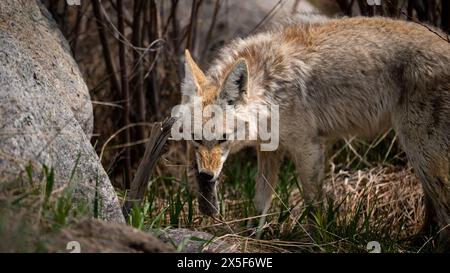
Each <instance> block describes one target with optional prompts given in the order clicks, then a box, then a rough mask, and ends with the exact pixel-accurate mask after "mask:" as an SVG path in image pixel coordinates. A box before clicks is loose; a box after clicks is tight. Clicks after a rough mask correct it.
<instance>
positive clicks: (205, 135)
mask: <svg viewBox="0 0 450 273" xmlns="http://www.w3.org/2000/svg"><path fill="white" fill-rule="evenodd" d="M185 61H186V63H185V78H184V81H183V84H182V88H181V89H182V96H183V98H182V104H181V105H179V108H178V109H176V110H175V112H176V114H175V115H178V116H179V117H182V118H181V119H180V120H179V121H177V122H178V126H177V125H174V128H175V129H172V136H173V135H174V133H173V132H174V130H175V131H177V132H178V133H179V131H180V125H182V126H181V131H182V134H183V136H182V138H184V139H188V140H190V141H191V142H192V144H193V146H194V147H195V157H196V160H195V163H196V166H197V171H198V173H197V175H198V185H199V206H200V210H201V212H202V213H205V214H207V215H213V214H216V213H217V193H216V187H217V180H218V177H219V175H220V172H221V171H222V167H223V164H224V162H225V160H226V159H227V157H228V155H229V154H230V152H235V151H238V150H240V149H241V148H242V147H245V146H249V145H255V144H257V143H258V142H260V140H261V139H260V135H259V131H260V130H261V128H260V127H261V122H260V120H261V119H264V118H265V119H266V122H267V117H268V111H267V109H266V107H262V106H264V103H263V102H261V100H258V99H256V96H253V97H252V92H251V91H253V90H251V89H252V88H253V89H255V86H252V84H251V83H249V69H248V65H247V61H246V60H245V59H244V58H236V60H233V61H231V62H230V60H229V63H227V64H221V65H218V67H220V68H219V69H216V70H215V71H214V72H213V73H212V75H210V74H208V76H206V75H205V74H204V73H203V72H202V71H201V69H200V68H199V67H198V65H197V64H196V63H195V62H194V60H193V59H192V57H191V55H190V54H189V52H188V51H186V56H185ZM173 114H174V113H173ZM262 123H264V122H262ZM266 127H267V125H266ZM266 129H267V128H266ZM273 129H274V128H271V131H273Z"/></svg>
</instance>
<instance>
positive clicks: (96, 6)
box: [92, 0, 121, 100]
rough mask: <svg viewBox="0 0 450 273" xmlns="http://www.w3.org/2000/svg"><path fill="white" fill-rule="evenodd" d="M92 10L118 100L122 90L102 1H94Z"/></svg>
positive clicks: (111, 82) (115, 96)
mask: <svg viewBox="0 0 450 273" xmlns="http://www.w3.org/2000/svg"><path fill="white" fill-rule="evenodd" d="M92 8H93V11H94V16H95V22H96V24H97V31H98V37H99V38H100V43H101V44H102V50H103V59H104V61H105V66H106V70H107V71H108V74H109V80H110V84H111V87H112V89H113V91H115V92H114V93H113V94H114V96H113V97H114V99H116V100H118V98H119V97H120V96H119V94H121V88H120V84H119V80H118V79H117V75H116V68H115V67H114V62H113V58H112V55H111V49H110V47H109V42H108V38H107V37H106V31H105V25H104V20H103V14H102V12H101V10H100V0H92Z"/></svg>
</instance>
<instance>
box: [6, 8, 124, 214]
mask: <svg viewBox="0 0 450 273" xmlns="http://www.w3.org/2000/svg"><path fill="white" fill-rule="evenodd" d="M0 117H1V118H0V183H6V182H11V181H17V180H18V178H20V177H21V176H25V168H26V166H27V165H29V164H30V163H31V164H32V165H33V166H34V169H35V174H39V173H40V172H39V171H38V169H39V168H41V167H42V166H43V165H44V164H45V165H46V166H48V167H53V168H54V171H55V187H56V188H57V187H63V186H67V185H68V183H69V181H70V182H71V183H72V185H73V187H74V189H75V193H76V194H75V196H76V197H77V198H82V199H84V200H87V201H88V202H92V201H93V200H94V197H95V195H96V192H97V193H98V196H99V198H100V201H101V205H102V206H101V209H100V213H101V217H102V218H104V219H106V220H108V221H116V222H123V221H124V218H123V216H122V213H121V210H120V206H119V202H118V199H117V196H116V193H115V191H114V189H113V187H112V185H111V183H110V181H109V179H108V176H107V174H106V172H105V171H104V169H103V167H102V166H101V164H100V161H99V159H98V157H97V155H96V153H95V151H94V149H93V147H92V145H91V143H90V142H89V139H90V135H91V133H92V124H93V115H92V105H91V102H90V97H89V92H88V89H87V86H86V84H85V83H84V81H83V79H82V76H81V73H80V71H79V69H78V66H77V64H76V63H75V61H74V60H73V58H72V56H71V53H70V49H69V47H68V45H67V41H65V40H64V38H63V36H62V34H61V33H60V31H59V30H58V28H57V26H56V24H55V23H54V22H53V20H51V18H50V17H49V15H48V12H47V11H45V10H44V9H43V8H42V6H41V4H40V2H39V1H34V0H33V1H29V0H2V1H0ZM70 177H72V179H70ZM19 181H20V179H19Z"/></svg>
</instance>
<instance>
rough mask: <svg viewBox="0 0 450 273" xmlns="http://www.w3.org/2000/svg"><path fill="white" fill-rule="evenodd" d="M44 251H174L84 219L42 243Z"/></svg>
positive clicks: (131, 230) (139, 233) (152, 240)
mask: <svg viewBox="0 0 450 273" xmlns="http://www.w3.org/2000/svg"><path fill="white" fill-rule="evenodd" d="M44 247H45V248H46V249H45V250H46V251H48V252H63V253H64V252H81V253H98V252H103V253H105V252H109V253H124V252H126V253H136V252H139V253H161V252H162V253H168V252H174V251H175V249H174V248H173V247H171V246H169V245H167V244H165V243H163V242H161V241H160V240H158V239H157V238H156V237H154V236H153V235H151V234H149V233H146V232H143V231H140V230H137V229H134V228H132V227H130V226H127V225H124V224H118V223H107V222H104V221H100V220H95V219H87V220H84V221H80V222H77V223H74V224H71V225H69V226H68V227H66V228H64V229H62V230H61V231H60V232H58V233H56V234H54V235H52V236H49V237H48V238H47V240H46V242H44Z"/></svg>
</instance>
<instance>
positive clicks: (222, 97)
mask: <svg viewBox="0 0 450 273" xmlns="http://www.w3.org/2000/svg"><path fill="white" fill-rule="evenodd" d="M433 31H434V32H436V33H439V35H441V36H442V37H446V35H445V34H443V33H440V32H439V31H438V30H433ZM436 33H433V32H432V31H430V30H429V29H428V28H426V27H424V26H421V25H418V24H416V23H412V22H404V21H396V20H392V19H386V18H347V19H336V20H329V21H325V22H322V23H317V24H311V25H288V26H283V27H280V28H278V29H276V30H273V31H270V32H265V33H260V34H257V35H255V36H251V37H248V38H246V39H238V40H236V41H233V42H231V43H230V44H229V45H228V46H226V47H225V48H223V49H222V51H221V52H220V53H219V56H218V57H217V59H216V60H215V61H214V62H213V64H212V66H211V67H210V68H209V70H208V73H207V74H206V76H205V77H206V78H205V79H204V81H203V82H198V83H197V86H195V85H193V84H189V82H188V81H186V83H185V84H184V86H183V94H184V95H185V96H186V97H189V96H192V95H194V94H197V95H200V97H202V100H203V106H205V105H208V104H213V103H214V104H219V105H226V104H227V103H228V104H229V103H230V101H231V102H233V103H234V104H235V105H236V106H237V107H238V108H239V109H241V113H251V111H250V110H249V109H252V107H254V106H256V105H278V106H279V107H280V141H281V144H280V145H281V147H280V148H279V150H278V151H276V152H272V153H261V152H259V153H258V176H257V191H256V195H255V204H256V207H257V209H258V211H259V212H265V211H267V209H268V206H269V205H270V199H271V196H272V192H273V187H274V186H275V184H276V180H277V175H276V173H277V172H278V169H279V164H277V162H280V161H281V159H282V155H283V154H284V153H286V154H287V155H288V156H290V157H291V158H292V159H293V161H294V163H295V166H296V169H297V172H298V174H299V179H300V181H301V183H302V187H303V191H304V197H305V200H306V201H307V203H309V204H313V205H314V204H317V202H321V197H320V196H321V182H322V179H323V176H324V162H325V146H326V144H327V143H328V142H329V141H331V140H335V139H337V138H341V137H344V136H354V135H373V134H375V133H379V132H381V131H383V130H385V129H387V128H389V127H393V128H394V129H395V130H396V132H397V134H398V137H399V141H400V143H401V145H402V146H403V148H404V150H405V152H406V154H407V157H408V160H409V162H410V164H411V165H412V166H413V167H414V169H415V173H416V174H417V176H418V177H419V178H420V180H421V181H422V184H423V187H424V192H425V194H426V197H425V200H426V204H427V211H432V212H433V214H429V216H430V217H428V219H430V221H432V222H436V223H437V224H438V226H439V227H441V228H442V227H445V226H446V225H448V224H450V184H449V156H450V148H449V146H450V44H449V43H448V42H447V41H445V39H442V37H439V36H438V35H437V34H436ZM187 59H188V62H190V59H191V58H190V57H187ZM240 59H244V60H245V63H246V66H247V68H248V69H244V68H245V67H242V66H240V69H241V70H240V71H235V70H236V67H235V66H236V63H237V62H238V60H240ZM191 66H192V65H191ZM231 73H234V74H236V73H241V74H242V75H245V76H247V78H248V80H247V81H246V84H247V86H246V88H245V90H244V92H241V90H238V89H237V88H238V87H237V85H233V83H231V84H228V85H224V82H226V81H227V79H228V77H229V75H231ZM191 74H194V75H197V74H199V75H200V73H198V71H196V68H195V67H194V69H192V71H186V75H187V78H189V75H191ZM200 78H202V79H203V77H202V76H201V77H200ZM247 78H246V79H247ZM224 86H231V87H227V88H225V87H224ZM233 86H234V87H233ZM233 88H234V89H233ZM184 103H186V104H189V100H184ZM246 111H247V112H246ZM214 145H218V144H217V142H214V141H212V142H203V143H202V144H200V145H198V147H199V149H202V146H207V147H212V146H214ZM248 145H254V146H256V147H257V148H258V143H257V142H249V141H228V142H227V143H225V144H221V145H218V146H217V147H219V148H217V149H221V152H219V151H217V150H214V152H212V150H202V152H198V153H197V159H198V161H199V162H201V165H202V166H209V167H211V168H210V169H211V170H212V171H214V177H215V179H216V178H217V176H218V174H219V173H218V172H220V170H221V169H222V164H223V161H224V160H225V158H226V156H227V155H228V152H229V151H231V152H233V151H238V150H239V149H241V148H242V147H244V146H248ZM207 151H208V152H207ZM213 167H214V168H213ZM449 234H450V233H449V232H448V231H443V232H442V233H441V238H442V239H443V241H447V242H450V240H449Z"/></svg>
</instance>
